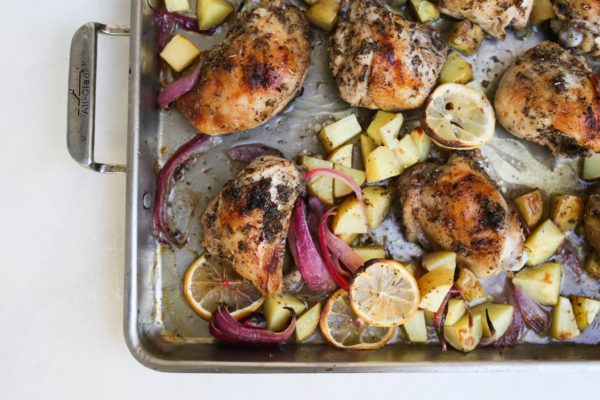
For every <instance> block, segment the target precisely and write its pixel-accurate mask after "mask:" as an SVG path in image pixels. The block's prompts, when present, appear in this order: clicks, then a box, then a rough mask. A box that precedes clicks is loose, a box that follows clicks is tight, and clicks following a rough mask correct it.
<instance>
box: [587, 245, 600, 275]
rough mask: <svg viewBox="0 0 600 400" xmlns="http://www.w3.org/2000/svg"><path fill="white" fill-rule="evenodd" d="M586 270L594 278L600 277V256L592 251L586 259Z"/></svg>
mask: <svg viewBox="0 0 600 400" xmlns="http://www.w3.org/2000/svg"><path fill="white" fill-rule="evenodd" d="M585 270H586V271H587V272H588V274H590V275H592V276H593V277H594V278H600V258H599V257H598V255H597V254H596V252H595V251H592V252H591V253H590V255H589V256H588V258H587V260H586V261H585Z"/></svg>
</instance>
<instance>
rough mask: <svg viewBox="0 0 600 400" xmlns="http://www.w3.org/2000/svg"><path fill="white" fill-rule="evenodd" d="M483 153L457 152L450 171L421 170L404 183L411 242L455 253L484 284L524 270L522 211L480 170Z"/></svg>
mask: <svg viewBox="0 0 600 400" xmlns="http://www.w3.org/2000/svg"><path fill="white" fill-rule="evenodd" d="M479 157H480V155H479V152H478V151H473V152H464V151H463V152H455V153H454V154H453V155H452V156H451V157H450V159H449V160H448V162H447V163H446V164H444V165H437V164H433V163H422V164H418V165H416V166H414V167H412V168H411V169H409V170H408V171H406V172H405V173H404V174H403V175H402V176H401V177H400V180H399V194H400V204H401V207H402V208H401V210H402V220H403V229H404V233H405V236H406V238H407V239H408V240H410V241H412V242H416V243H420V244H421V245H422V246H424V247H426V248H429V249H444V250H451V251H454V252H456V253H457V255H458V256H457V259H458V261H459V263H460V264H462V265H464V266H466V267H468V268H470V269H471V271H473V272H474V273H475V275H477V276H478V277H479V278H485V277H488V276H492V275H496V274H498V273H499V272H500V271H502V270H503V269H506V268H508V267H516V268H519V267H521V266H522V265H523V262H524V260H523V257H522V252H523V241H524V236H523V232H522V229H521V224H520V222H519V218H518V216H517V214H516V211H514V209H513V208H512V207H511V206H510V205H509V204H508V203H507V202H506V200H505V199H504V197H503V196H502V194H501V193H500V191H499V190H498V188H497V187H496V186H495V184H494V183H493V182H492V180H491V179H490V178H489V177H488V176H487V174H486V173H485V171H483V170H482V168H481V167H480V165H479V162H478V161H479Z"/></svg>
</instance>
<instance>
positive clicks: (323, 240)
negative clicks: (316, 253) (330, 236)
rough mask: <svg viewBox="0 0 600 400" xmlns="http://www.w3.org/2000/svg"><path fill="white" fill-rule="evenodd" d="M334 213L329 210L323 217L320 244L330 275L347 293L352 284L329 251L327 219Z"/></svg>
mask: <svg viewBox="0 0 600 400" xmlns="http://www.w3.org/2000/svg"><path fill="white" fill-rule="evenodd" d="M332 212H333V209H331V210H328V211H327V212H326V213H325V214H323V216H322V217H321V222H320V223H319V243H320V244H321V253H322V254H323V259H324V260H325V265H326V266H327V269H328V270H329V273H330V274H331V276H332V277H333V280H334V281H335V283H337V284H338V286H339V287H341V288H342V289H344V290H345V291H348V289H349V288H350V283H349V282H348V280H347V279H346V278H345V277H344V276H343V275H342V274H340V272H339V271H338V270H337V268H336V266H335V264H334V263H333V261H332V260H331V256H330V255H329V249H328V248H327V240H326V231H327V230H329V227H328V226H327V219H328V218H329V216H331V215H332Z"/></svg>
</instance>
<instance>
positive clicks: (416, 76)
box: [329, 0, 448, 111]
mask: <svg viewBox="0 0 600 400" xmlns="http://www.w3.org/2000/svg"><path fill="white" fill-rule="evenodd" d="M447 50H448V48H447V46H446V44H445V43H444V42H443V41H442V40H441V38H440V36H439V34H438V32H437V31H436V30H435V29H433V28H431V27H429V26H427V25H424V24H418V23H415V22H411V21H407V20H404V19H403V18H402V17H400V16H399V15H394V14H392V13H391V12H390V11H388V10H387V9H386V8H385V6H384V4H383V2H382V0H342V2H341V9H340V20H339V23H338V26H337V29H336V31H335V33H334V35H333V38H332V41H331V47H330V51H329V64H330V67H331V71H332V74H333V77H334V78H335V80H336V83H337V85H338V88H339V91H340V95H341V96H342V98H343V99H344V100H345V101H347V102H348V103H350V104H351V105H352V106H358V107H366V108H371V109H381V110H386V111H401V110H409V109H414V108H418V107H420V106H421V105H422V104H423V102H424V101H425V99H426V97H427V96H428V95H429V93H430V92H431V90H432V89H433V87H434V86H435V83H436V81H437V78H438V75H439V73H440V70H441V68H442V66H443V64H444V61H445V59H446V52H447Z"/></svg>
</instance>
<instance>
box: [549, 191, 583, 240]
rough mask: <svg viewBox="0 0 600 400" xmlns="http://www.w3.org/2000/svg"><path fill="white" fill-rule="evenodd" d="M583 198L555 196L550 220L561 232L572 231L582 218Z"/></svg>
mask: <svg viewBox="0 0 600 400" xmlns="http://www.w3.org/2000/svg"><path fill="white" fill-rule="evenodd" d="M583 205H584V200H583V197H580V196H570V195H563V196H556V197H555V198H554V199H553V201H552V211H551V212H550V219H552V222H554V224H555V225H556V226H558V228H559V229H560V230H561V231H563V232H566V231H570V230H571V229H574V228H575V227H576V226H577V224H578V223H579V222H580V221H581V218H582V217H583Z"/></svg>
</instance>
